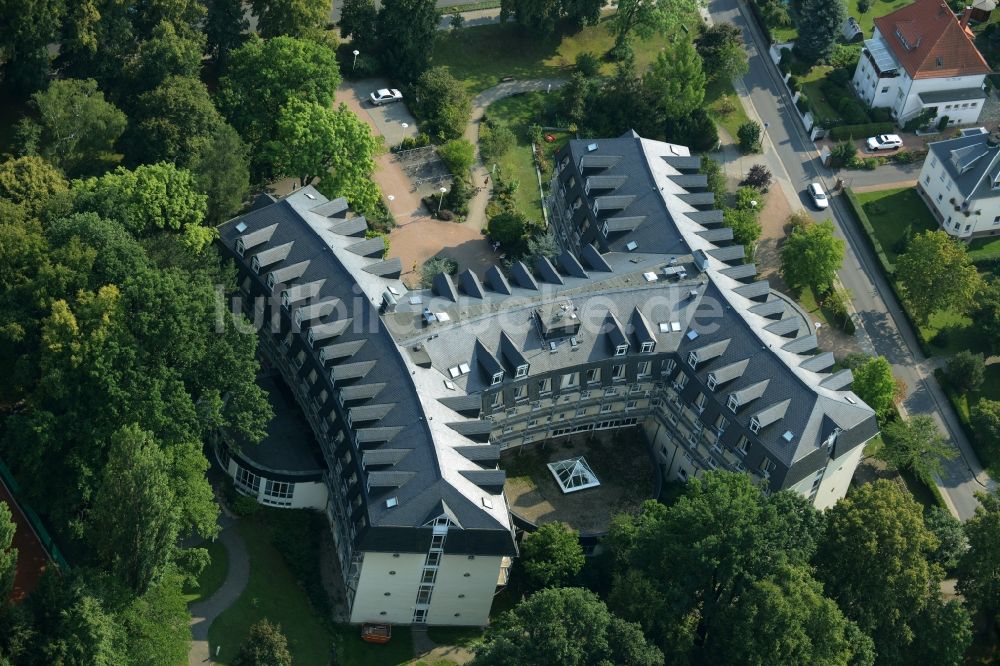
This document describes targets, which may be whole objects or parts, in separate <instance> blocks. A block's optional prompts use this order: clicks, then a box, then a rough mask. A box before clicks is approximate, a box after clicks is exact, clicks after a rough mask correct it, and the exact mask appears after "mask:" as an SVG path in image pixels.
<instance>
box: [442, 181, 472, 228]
mask: <svg viewBox="0 0 1000 666" xmlns="http://www.w3.org/2000/svg"><path fill="white" fill-rule="evenodd" d="M472 192H473V190H472V185H471V184H470V183H469V180H468V179H467V178H456V179H455V180H453V181H452V182H451V189H450V190H448V193H447V194H445V195H444V203H443V204H442V205H441V207H442V209H446V210H450V211H453V212H455V213H457V214H459V215H468V214H469V199H471V198H472ZM442 219H444V218H442Z"/></svg>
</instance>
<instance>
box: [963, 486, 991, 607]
mask: <svg viewBox="0 0 1000 666" xmlns="http://www.w3.org/2000/svg"><path fill="white" fill-rule="evenodd" d="M978 497H979V506H977V507H976V513H975V515H973V517H972V518H970V519H969V520H968V521H966V523H965V534H966V536H967V537H968V539H969V550H968V551H967V552H966V553H965V555H963V556H962V559H961V560H960V561H959V565H958V591H959V592H960V593H961V594H962V596H963V597H965V600H966V602H967V603H968V604H969V606H971V607H972V608H973V609H974V610H975V611H977V612H980V613H983V614H985V615H986V616H987V617H989V618H992V619H993V621H994V622H996V621H997V620H998V619H1000V494H998V491H993V492H990V493H981V494H980V495H979V496H978Z"/></svg>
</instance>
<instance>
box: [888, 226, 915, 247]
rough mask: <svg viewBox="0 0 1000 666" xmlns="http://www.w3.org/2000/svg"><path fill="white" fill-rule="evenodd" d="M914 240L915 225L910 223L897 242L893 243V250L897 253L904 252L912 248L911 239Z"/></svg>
mask: <svg viewBox="0 0 1000 666" xmlns="http://www.w3.org/2000/svg"><path fill="white" fill-rule="evenodd" d="M912 240H913V225H912V224H908V225H906V228H905V229H903V233H901V234H900V235H899V238H897V239H896V242H895V243H893V244H892V251H893V252H895V253H896V254H904V253H905V252H906V251H907V250H908V249H909V248H910V241H912Z"/></svg>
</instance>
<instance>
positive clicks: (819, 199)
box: [809, 183, 830, 210]
mask: <svg viewBox="0 0 1000 666" xmlns="http://www.w3.org/2000/svg"><path fill="white" fill-rule="evenodd" d="M809 196H811V197H812V200H813V203H814V204H816V208H819V209H820V210H822V209H824V208H828V207H829V206H830V200H829V199H827V198H826V192H824V191H823V187H822V186H821V185H820V184H819V183H809Z"/></svg>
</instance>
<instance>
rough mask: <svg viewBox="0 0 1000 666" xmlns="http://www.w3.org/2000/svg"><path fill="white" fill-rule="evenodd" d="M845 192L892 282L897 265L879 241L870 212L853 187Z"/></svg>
mask: <svg viewBox="0 0 1000 666" xmlns="http://www.w3.org/2000/svg"><path fill="white" fill-rule="evenodd" d="M844 194H845V195H846V197H847V202H848V203H849V204H850V207H851V210H852V211H853V212H854V216H855V217H856V218H858V221H859V222H861V227H862V228H863V229H864V230H865V236H867V237H868V242H870V243H871V245H872V249H873V250H875V256H876V257H878V260H879V263H880V264H882V270H884V271H885V274H886V275H887V276H888V277H889V281H890V282H892V276H893V273H895V272H896V267H895V266H894V265H893V264H892V262H890V261H889V257H888V256H887V255H886V253H885V250H884V249H882V243H880V242H879V240H878V237H877V236H876V235H875V228H874V227H873V226H872V223H871V220H869V219H868V213H866V212H865V209H864V207H863V206H862V205H861V202H860V201H858V199H857V197H856V196H854V192H853V190H851V188H849V187H848V188H845V189H844Z"/></svg>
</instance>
